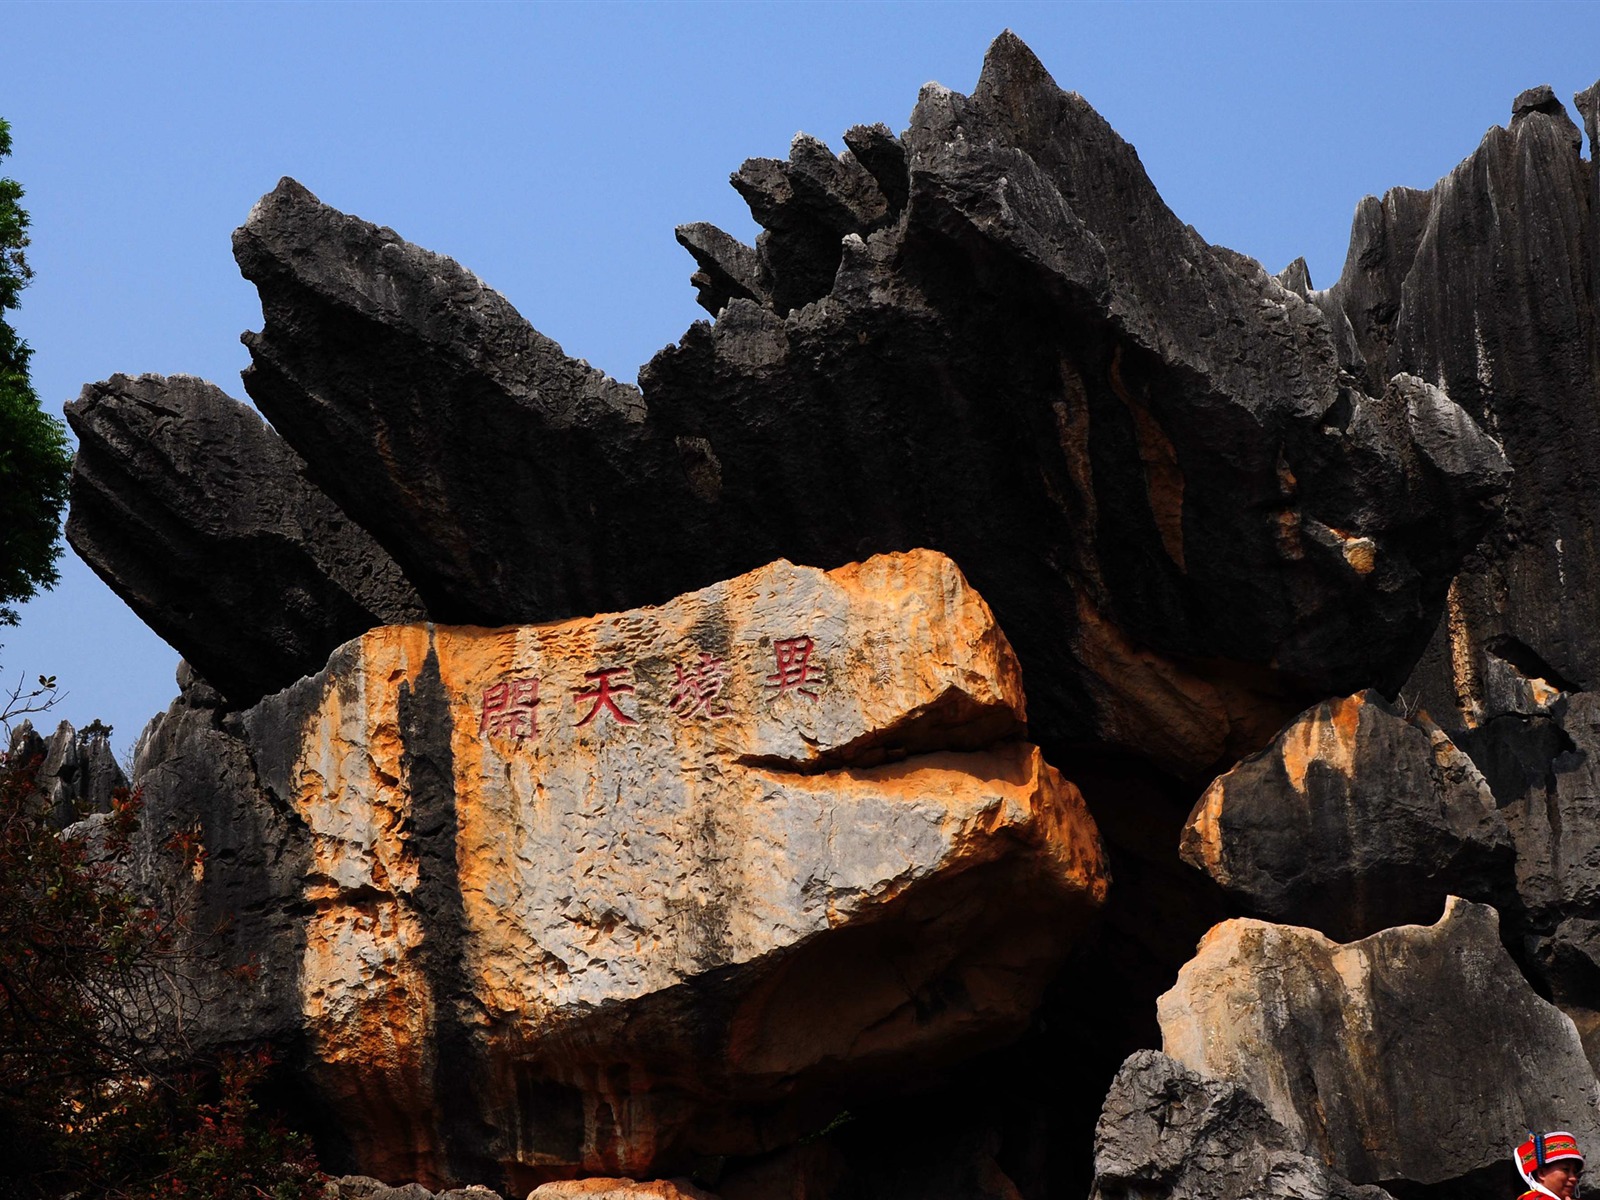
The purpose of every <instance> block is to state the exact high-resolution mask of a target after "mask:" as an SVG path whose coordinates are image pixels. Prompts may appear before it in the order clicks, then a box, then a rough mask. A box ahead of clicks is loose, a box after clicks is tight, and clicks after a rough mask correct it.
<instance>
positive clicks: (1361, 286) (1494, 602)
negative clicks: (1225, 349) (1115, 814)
mask: <svg viewBox="0 0 1600 1200" xmlns="http://www.w3.org/2000/svg"><path fill="white" fill-rule="evenodd" d="M1576 101H1577V105H1578V109H1579V112H1580V113H1581V114H1582V118H1583V121H1584V124H1585V125H1586V126H1587V127H1588V129H1589V133H1590V138H1591V147H1590V148H1591V154H1590V158H1589V160H1588V161H1587V162H1586V161H1584V159H1583V158H1582V150H1583V146H1582V136H1581V134H1580V133H1579V130H1578V128H1577V126H1576V125H1575V124H1574V123H1573V122H1572V120H1571V118H1570V117H1569V116H1568V115H1567V112H1566V111H1565V110H1564V109H1563V108H1562V106H1561V104H1560V103H1559V101H1557V100H1556V99H1555V96H1554V94H1553V93H1552V92H1551V91H1550V90H1549V89H1548V88H1531V89H1529V90H1528V91H1526V92H1524V93H1523V94H1521V95H1519V96H1518V97H1517V98H1516V100H1515V101H1514V103H1513V105H1512V114H1511V120H1510V122H1509V124H1508V125H1507V126H1506V127H1504V128H1495V129H1491V130H1490V131H1489V132H1488V134H1486V135H1485V137H1484V139H1483V142H1482V144H1481V145H1480V146H1479V147H1478V149H1477V150H1476V151H1475V152H1474V153H1473V154H1472V155H1471V156H1469V157H1468V158H1467V159H1466V160H1465V161H1464V162H1463V163H1461V165H1460V166H1458V167H1457V168H1456V169H1455V170H1454V171H1452V172H1451V173H1450V174H1449V175H1448V176H1446V177H1445V178H1444V179H1442V180H1440V181H1439V183H1438V184H1437V185H1435V187H1434V188H1433V189H1432V190H1431V191H1426V192H1422V191H1412V190H1409V189H1396V190H1394V191H1392V192H1390V193H1388V194H1387V195H1385V196H1384V198H1383V200H1382V201H1379V200H1376V199H1368V200H1366V201H1364V202H1363V204H1362V206H1361V207H1360V209H1358V211H1357V214H1356V220H1355V225H1354V228H1353V230H1352V233H1351V244H1350V256H1349V259H1348V261H1347V263H1346V266H1345V270H1344V274H1343V275H1342V277H1341V278H1340V280H1339V282H1338V283H1337V284H1335V285H1334V286H1333V287H1332V288H1330V289H1328V290H1327V291H1325V292H1320V293H1311V298H1312V300H1313V301H1314V302H1316V303H1318V304H1319V305H1321V306H1322V307H1323V309H1324V310H1325V311H1326V312H1328V314H1329V318H1330V321H1331V322H1332V323H1333V324H1334V326H1335V327H1336V329H1342V330H1343V331H1344V337H1343V340H1342V342H1341V345H1340V355H1341V362H1342V363H1343V364H1344V365H1345V366H1346V367H1347V368H1348V369H1350V370H1352V371H1354V372H1356V373H1357V374H1358V375H1361V376H1363V377H1364V378H1365V379H1367V380H1368V382H1369V384H1370V381H1371V380H1372V379H1376V378H1383V377H1386V376H1387V375H1388V373H1390V372H1394V371H1411V372H1414V373H1416V374H1418V375H1421V376H1424V377H1425V378H1427V379H1430V380H1434V381H1435V382H1438V383H1439V384H1440V385H1441V386H1443V387H1444V388H1445V389H1446V391H1448V393H1449V394H1450V396H1451V398H1452V399H1454V400H1456V401H1458V402H1459V403H1460V404H1461V405H1462V406H1463V407H1464V408H1465V409H1466V410H1467V411H1468V412H1469V413H1471V414H1472V416H1473V417H1474V419H1475V420H1476V421H1478V422H1479V423H1480V424H1481V425H1482V426H1483V427H1484V428H1486V429H1488V430H1489V431H1490V432H1492V433H1493V434H1494V435H1495V437H1496V438H1498V439H1499V440H1500V441H1501V443H1502V444H1503V446H1504V448H1505V451H1506V456H1507V458H1508V459H1509V460H1510V462H1511V463H1512V465H1513V466H1514V467H1515V468H1516V473H1515V476H1514V478H1513V480H1512V485H1511V488H1510V491H1509V493H1508V496H1507V500H1506V511H1505V519H1504V520H1503V521H1502V522H1501V523H1499V524H1498V525H1496V526H1494V527H1493V528H1492V529H1491V530H1490V532H1489V534H1488V535H1487V536H1486V538H1485V539H1484V541H1483V542H1482V543H1481V545H1480V546H1479V547H1478V548H1477V550H1476V551H1475V552H1474V553H1473V554H1472V555H1470V556H1469V557H1468V559H1467V561H1466V563H1465V565H1464V567H1463V569H1462V571H1461V572H1460V573H1459V574H1458V575H1457V577H1456V579H1455V580H1454V581H1453V583H1452V584H1451V587H1450V591H1449V596H1448V604H1447V609H1446V613H1445V616H1444V618H1443V619H1441V620H1440V622H1439V625H1438V628H1437V629H1436V631H1435V633H1434V636H1433V639H1432V641H1431V642H1430V643H1429V646H1428V648H1427V651H1426V653H1425V654H1424V656H1423V658H1422V660H1421V662H1420V663H1419V664H1418V666H1417V668H1416V670H1415V671H1414V672H1413V674H1412V676H1411V678H1410V679H1409V680H1408V681H1407V682H1406V684H1405V685H1404V688H1403V689H1402V695H1403V697H1404V698H1405V702H1406V703H1407V704H1409V705H1420V706H1421V707H1422V708H1424V709H1425V710H1426V711H1427V712H1428V713H1429V714H1430V715H1431V716H1432V718H1433V719H1434V720H1435V721H1436V722H1437V723H1438V724H1439V725H1440V726H1441V727H1443V728H1444V729H1445V730H1446V731H1447V732H1448V733H1449V734H1450V735H1451V737H1452V738H1453V739H1454V740H1455V741H1456V742H1457V744H1458V745H1460V746H1461V747H1462V749H1464V750H1465V751H1466V752H1467V753H1468V754H1470V755H1471V756H1472V758H1473V759H1474V761H1475V762H1476V763H1477V764H1478V766H1479V767H1480V769H1481V770H1482V772H1483V774H1484V776H1485V777H1486V779H1487V780H1488V782H1489V784H1490V786H1491V787H1492V789H1493V791H1494V794H1495V797H1496V799H1497V801H1498V803H1499V804H1500V806H1501V808H1502V812H1503V814H1504V816H1505V818H1506V820H1507V823H1508V824H1509V826H1510V827H1511V830H1512V832H1513V834H1514V836H1515V840H1516V844H1517V875H1518V881H1519V891H1520V892H1521V896H1520V902H1521V904H1522V906H1523V907H1524V908H1525V910H1526V913H1525V920H1526V923H1527V929H1526V935H1527V938H1528V962H1529V965H1530V966H1531V967H1532V968H1533V969H1534V970H1535V971H1536V972H1538V973H1539V974H1540V975H1542V977H1543V982H1544V983H1545V984H1547V985H1548V986H1549V988H1550V989H1551V992H1552V994H1553V995H1554V996H1555V998H1556V999H1557V1000H1558V1001H1559V1002H1560V1003H1561V1004H1562V1005H1563V1007H1564V1008H1566V1009H1567V1010H1568V1011H1569V1012H1571V1013H1572V1014H1573V1015H1574V1017H1575V1018H1578V1019H1579V1020H1580V1021H1584V1022H1586V1023H1587V1024H1592V1023H1593V1022H1592V1020H1590V1018H1592V1017H1593V1015H1594V1012H1595V1010H1600V969H1597V967H1596V962H1597V961H1600V957H1597V947H1596V946H1595V945H1594V944H1593V938H1592V934H1591V930H1592V929H1593V927H1594V925H1593V923H1594V921H1595V919H1596V917H1597V916H1600V911H1597V909H1596V906H1595V897H1594V894H1593V891H1592V888H1591V886H1590V883H1589V880H1590V878H1592V875H1591V874H1590V873H1591V871H1592V869H1593V868H1594V866H1595V865H1596V863H1597V862H1600V858H1597V857H1596V855H1595V853H1594V847H1595V846H1596V845H1597V844H1600V829H1597V828H1596V821H1597V819H1600V817H1597V812H1596V807H1597V806H1596V802H1595V799H1594V797H1595V794H1596V779H1595V773H1596V768H1595V767H1594V765H1593V754H1594V745H1595V743H1594V740H1593V731H1592V718H1591V716H1590V708H1591V705H1590V702H1589V701H1588V699H1587V695H1586V694H1587V693H1588V692H1589V690H1590V689H1592V688H1594V687H1595V686H1596V684H1597V681H1600V549H1597V546H1596V543H1595V539H1594V536H1593V530H1594V527H1595V525H1596V522H1597V519H1600V499H1597V495H1600V492H1597V488H1596V483H1597V482H1600V476H1597V472H1600V462H1597V460H1596V456H1595V454H1594V446H1595V445H1596V442H1597V435H1600V402H1597V396H1600V312H1597V309H1596V302H1595V296H1596V294H1597V286H1596V285H1597V280H1600V258H1597V250H1600V212H1597V211H1596V204H1595V201H1596V196H1597V191H1596V187H1597V178H1600V176H1597V173H1596V164H1595V160H1594V155H1593V138H1594V135H1595V133H1596V121H1597V116H1600V108H1597V103H1600V87H1596V88H1591V89H1589V90H1588V91H1586V92H1584V93H1582V94H1581V95H1579V96H1578V97H1576ZM1586 1013H1587V1014H1588V1016H1587V1017H1586V1016H1585V1014H1586ZM1597 1061H1600V1059H1597Z"/></svg>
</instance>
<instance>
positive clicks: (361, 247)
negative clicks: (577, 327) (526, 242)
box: [234, 180, 684, 625]
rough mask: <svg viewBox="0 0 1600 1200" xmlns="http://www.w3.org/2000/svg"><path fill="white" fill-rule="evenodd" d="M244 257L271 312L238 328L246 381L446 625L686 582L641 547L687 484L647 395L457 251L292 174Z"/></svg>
mask: <svg viewBox="0 0 1600 1200" xmlns="http://www.w3.org/2000/svg"><path fill="white" fill-rule="evenodd" d="M234 254H235V256H236V257H237V258H238V261H239V266H240V269H241V270H242V271H243V272H244V275H245V278H247V279H249V280H250V281H251V282H253V283H254V284H255V285H256V287H257V289H258V290H259V291H260V293H261V305H262V312H263V314H264V317H265V326H264V328H263V329H262V330H261V332H260V333H253V334H247V335H245V339H244V340H245V344H246V345H247V346H248V347H249V348H250V357H251V366H250V367H249V369H248V370H247V371H246V372H245V375H244V382H245V387H246V389H247V390H248V391H249V393H250V396H251V398H252V399H253V400H254V401H255V402H256V404H257V405H258V406H259V407H260V409H261V411H262V412H263V413H264V414H266V416H267V419H268V420H270V421H271V422H272V424H273V426H274V427H275V428H276V429H277V430H278V432H279V433H281V434H282V435H283V436H284V437H285V438H286V439H287V440H288V442H289V443H290V444H291V445H293V446H294V447H295V448H296V449H297V450H298V451H299V452H300V454H301V455H302V456H303V457H304V458H305V460H306V462H307V463H308V464H309V468H310V472H311V475H312V477H313V478H314V479H315V481H316V482H317V484H318V485H319V486H320V487H321V488H322V489H323V490H324V491H325V492H326V493H327V494H328V495H330V496H332V497H333V498H334V499H335V500H336V501H337V502H338V503H339V505H340V507H341V508H343V509H344V511H346V512H348V513H350V514H351V516H352V517H354V518H355V520H356V521H358V522H359V523H360V524H361V525H362V526H363V527H365V528H366V529H369V530H371V531H372V533H373V535H374V536H375V537H376V538H377V539H378V540H379V541H380V542H381V543H382V544H383V545H384V546H386V547H387V548H388V549H389V551H390V553H392V554H393V555H394V557H395V560H396V561H397V562H399V563H400V565H401V566H402V567H403V568H404V569H405V572H406V575H407V577H408V578H410V579H411V580H412V581H413V582H414V583H415V584H416V586H417V589H418V591H419V592H420V593H421V595H422V598H423V600H424V601H425V603H426V604H427V607H428V610H429V612H430V613H431V614H432V615H433V616H434V617H435V618H436V619H438V620H442V621H450V622H466V623H475V624H490V625H498V624H507V623H510V622H513V621H519V620H528V619H537V618H548V617H552V616H558V615H569V614H571V613H576V612H594V611H599V610H602V609H606V608H614V607H628V605H627V604H626V603H623V601H624V598H625V597H632V596H637V595H639V594H641V593H643V592H648V593H649V598H650V599H652V600H656V599H664V598H666V597H667V596H670V595H672V594H673V591H674V590H681V589H674V588H673V587H672V586H671V585H670V584H668V583H664V582H660V581H652V576H651V569H652V568H653V567H656V566H658V565H659V562H660V558H659V555H656V554H649V553H644V555H643V557H642V558H641V557H640V551H641V547H642V546H647V545H648V542H645V541H641V540H640V537H641V536H645V537H648V536H653V535H654V531H656V529H657V523H656V522H657V520H658V518H657V516H655V515H654V514H659V513H660V512H662V510H672V509H676V508H678V507H680V500H681V495H682V493H683V490H684V484H683V482H682V479H681V475H677V476H675V475H674V474H673V473H670V472H669V471H668V469H667V468H668V466H669V465H671V460H670V459H669V458H667V457H665V456H667V455H668V453H669V450H668V448H667V447H664V446H662V445H660V444H658V443H655V442H651V441H650V440H648V439H646V438H644V437H643V436H642V434H643V422H644V417H645V408H644V402H643V400H642V399H641V398H640V396H639V393H638V391H637V389H635V388H632V387H630V386H627V385H625V384H620V383H617V382H616V381H615V380H613V379H610V378H608V377H607V376H605V375H603V374H602V373H601V372H599V371H596V370H593V369H591V368H590V367H589V366H588V364H586V363H580V362H575V361H574V360H572V359H570V358H568V357H566V355H564V354H563V353H562V352H561V347H559V346H558V345H556V344H555V343H554V342H553V341H551V340H550V339H549V338H547V337H545V336H544V335H543V334H541V333H539V332H538V331H537V330H535V329H534V328H533V327H532V326H530V325H529V324H528V323H527V322H526V321H524V320H523V319H522V318H521V317H520V316H519V315H518V314H517V312H516V310H515V309H513V308H512V307H511V305H510V304H509V303H507V301H506V299H505V298H504V297H503V296H501V295H500V294H499V293H497V292H495V291H493V290H491V289H490V288H489V287H487V286H485V285H484V284H483V283H482V282H480V281H479V280H478V279H477V277H476V276H474V275H473V274H472V273H471V272H469V271H467V270H466V269H464V268H463V267H461V266H460V265H458V264H457V263H455V262H453V261H451V260H450V259H448V258H444V257H442V256H440V255H437V254H430V253H428V252H427V251H426V250H422V249H419V248H418V247H416V246H412V245H409V244H407V243H406V242H404V241H402V240H401V239H400V237H399V235H398V234H396V233H395V232H394V231H393V230H391V229H382V228H379V227H377V226H375V225H371V224H368V223H367V222H365V221H362V220H359V219H358V218H355V217H350V216H346V215H344V214H343V213H339V212H336V211H335V210H333V209H331V208H329V207H327V206H326V205H324V204H322V203H320V202H319V201H318V200H317V198H316V197H315V196H313V195H312V194H311V193H310V192H308V191H306V189H305V188H303V187H301V186H300V185H299V184H297V183H295V182H294V181H292V180H284V181H283V182H282V183H280V184H279V185H278V187H277V189H276V190H275V191H273V192H272V193H271V194H270V195H267V196H265V197H263V198H262V200H261V201H260V203H258V204H257V205H256V207H255V209H254V210H253V211H252V212H251V214H250V218H249V220H248V221H246V222H245V224H244V226H243V227H242V228H241V229H239V230H238V231H237V232H236V233H235V235H234ZM672 457H673V458H675V454H673V455H672ZM641 526H642V527H643V528H642V529H641V528H640V527H641ZM674 541H676V539H674Z"/></svg>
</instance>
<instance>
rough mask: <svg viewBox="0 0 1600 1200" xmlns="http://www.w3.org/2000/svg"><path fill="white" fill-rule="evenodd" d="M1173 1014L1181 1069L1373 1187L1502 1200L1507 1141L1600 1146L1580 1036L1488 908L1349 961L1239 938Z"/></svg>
mask: <svg viewBox="0 0 1600 1200" xmlns="http://www.w3.org/2000/svg"><path fill="white" fill-rule="evenodd" d="M1159 1013H1160V1019H1161V1033H1162V1043H1163V1045H1162V1048H1163V1050H1164V1051H1165V1052H1166V1053H1167V1054H1169V1055H1171V1056H1172V1057H1173V1058H1175V1059H1177V1060H1178V1061H1179V1062H1181V1063H1182V1064H1183V1065H1184V1066H1186V1067H1188V1068H1190V1069H1191V1070H1196V1071H1202V1072H1204V1073H1206V1074H1208V1075H1212V1076H1215V1077H1217V1078H1219V1079H1223V1080H1227V1081H1228V1082H1231V1083H1237V1084H1239V1085H1241V1086H1243V1087H1245V1088H1248V1089H1249V1090H1250V1091H1251V1092H1252V1093H1254V1094H1255V1096H1256V1097H1257V1098H1258V1099H1260V1101H1261V1102H1262V1104H1264V1105H1265V1107H1266V1110H1267V1112H1268V1113H1270V1114H1271V1115H1272V1117H1273V1118H1274V1119H1275V1120H1277V1121H1278V1122H1280V1123H1281V1124H1282V1125H1283V1126H1284V1127H1285V1128H1286V1129H1287V1130H1288V1131H1289V1134H1290V1136H1291V1137H1292V1138H1293V1139H1295V1142H1296V1143H1297V1144H1299V1145H1304V1146H1306V1147H1307V1148H1308V1149H1310V1150H1311V1152H1313V1153H1315V1154H1316V1155H1318V1156H1319V1157H1320V1158H1321V1159H1322V1160H1323V1161H1324V1162H1326V1163H1327V1164H1328V1165H1329V1166H1330V1167H1332V1168H1333V1169H1334V1170H1335V1171H1338V1172H1339V1173H1340V1174H1342V1175H1344V1176H1346V1177H1347V1178H1349V1179H1352V1180H1354V1181H1356V1182H1359V1183H1383V1184H1384V1185H1385V1186H1388V1187H1392V1188H1395V1189H1398V1187H1399V1186H1400V1184H1402V1183H1403V1184H1407V1185H1430V1186H1431V1185H1436V1184H1451V1183H1456V1184H1461V1185H1462V1186H1461V1187H1460V1188H1459V1190H1460V1192H1461V1194H1473V1195H1476V1194H1479V1193H1478V1192H1477V1190H1476V1187H1477V1185H1478V1184H1479V1183H1480V1181H1481V1177H1479V1176H1477V1173H1478V1172H1487V1173H1489V1175H1491V1176H1495V1177H1497V1178H1498V1180H1499V1182H1498V1184H1497V1185H1496V1187H1495V1189H1494V1190H1495V1191H1497V1192H1501V1193H1503V1191H1504V1189H1505V1188H1506V1187H1507V1186H1508V1185H1507V1184H1506V1183H1505V1178H1504V1176H1505V1172H1506V1171H1507V1170H1508V1169H1509V1168H1508V1167H1507V1166H1506V1155H1507V1146H1508V1144H1509V1140H1514V1134H1508V1132H1507V1131H1508V1130H1510V1131H1519V1130H1522V1129H1526V1128H1534V1129H1541V1128H1544V1129H1570V1130H1571V1131H1572V1132H1573V1133H1574V1134H1575V1135H1576V1136H1577V1138H1578V1141H1579V1144H1580V1145H1585V1146H1587V1145H1592V1144H1595V1143H1596V1142H1597V1140H1600V1088H1597V1085H1596V1082H1595V1075H1594V1072H1593V1070H1592V1069H1591V1068H1590V1066H1589V1063H1588V1062H1587V1061H1586V1059H1585V1057H1584V1050H1583V1046H1582V1044H1581V1042H1580V1040H1579V1034H1578V1031H1577V1029H1576V1028H1575V1027H1574V1025H1573V1023H1572V1021H1571V1020H1569V1019H1568V1018H1567V1017H1566V1016H1564V1015H1563V1014H1562V1013H1561V1012H1560V1011H1559V1010H1558V1009H1557V1008H1556V1007H1555V1006H1554V1005H1552V1004H1550V1003H1548V1002H1547V1001H1545V1000H1542V999H1540V997H1539V996H1538V995H1537V994H1536V993H1535V992H1534V991H1533V989H1532V988H1531V987H1530V986H1529V985H1528V982H1527V980H1526V979H1524V978H1523V976H1522V974H1521V973H1520V972H1519V971H1518V969H1517V967H1516V964H1515V963H1514V962H1513V961H1512V960H1511V957H1510V955H1509V954H1507V953H1506V951H1505V948H1504V947H1503V946H1502V945H1501V943H1500V934H1499V922H1498V919H1497V917H1496V914H1495V912H1494V910H1493V909H1492V908H1489V907H1488V906H1486V905H1477V904H1470V903H1468V902H1466V901H1464V900H1459V899H1452V900H1451V901H1450V903H1449V906H1448V907H1447V908H1446V910H1445V914H1444V916H1443V917H1442V918H1441V919H1440V920H1439V921H1438V922H1437V923H1436V924H1434V925H1432V926H1416V925H1406V926H1401V927H1399V928H1395V929H1386V930H1384V931H1382V932H1381V933H1377V934H1374V935H1373V936H1372V937H1369V938H1364V939H1362V940H1361V941H1358V942H1352V943H1350V944H1349V945H1343V946H1341V945H1336V944H1334V943H1332V942H1330V941H1328V940H1327V939H1326V938H1324V937H1323V936H1322V935H1321V934H1319V933H1317V932H1315V931H1314V930H1310V929H1301V928H1296V927H1292V926H1287V925H1269V924H1266V923H1264V922H1260V921H1250V920H1235V921H1229V922H1226V923H1225V924H1222V925H1219V926H1217V928H1215V929H1214V930H1212V931H1211V933H1209V934H1208V935H1207V936H1206V938H1205V940H1204V941H1202V942H1201V944H1200V948H1199V952H1198V954H1197V955H1196V957H1195V958H1194V959H1193V960H1191V961H1190V962H1189V963H1188V964H1187V965H1185V966H1184V968H1183V970H1182V971H1181V972H1180V973H1179V975H1178V982H1177V984H1176V985H1175V986H1174V987H1173V989H1172V990H1171V991H1169V992H1167V993H1166V994H1165V995H1163V996H1162V997H1161V1000H1160V1003H1159ZM1391 1181H1393V1183H1391ZM1468 1185H1471V1190H1470V1191H1469V1190H1468ZM1491 1194H1492V1193H1491Z"/></svg>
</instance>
